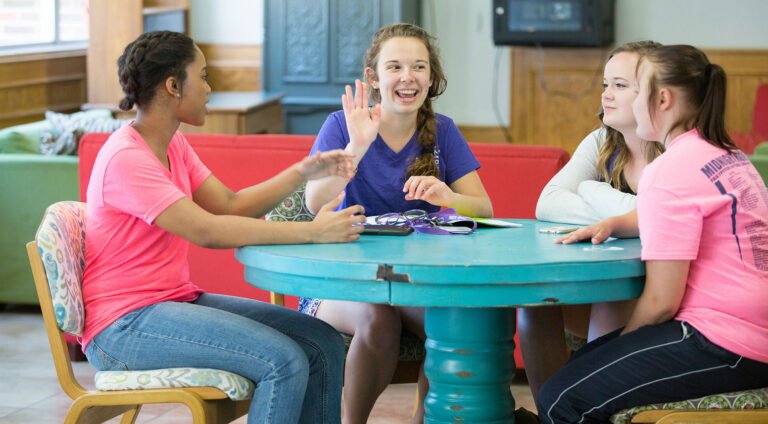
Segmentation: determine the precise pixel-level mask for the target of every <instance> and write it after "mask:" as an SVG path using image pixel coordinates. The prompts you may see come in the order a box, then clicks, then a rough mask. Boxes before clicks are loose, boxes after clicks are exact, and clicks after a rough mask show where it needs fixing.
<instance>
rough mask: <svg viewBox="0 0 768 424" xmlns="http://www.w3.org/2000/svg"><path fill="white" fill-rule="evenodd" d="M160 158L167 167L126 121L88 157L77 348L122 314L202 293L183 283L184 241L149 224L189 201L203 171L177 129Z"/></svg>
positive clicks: (185, 265) (186, 245)
mask: <svg viewBox="0 0 768 424" xmlns="http://www.w3.org/2000/svg"><path fill="white" fill-rule="evenodd" d="M168 161H169V163H170V171H169V170H168V169H166V168H165V167H164V166H163V165H162V164H161V163H160V160H158V158H157V157H156V156H155V155H154V153H152V151H151V150H150V149H149V147H148V146H147V144H146V143H145V142H144V140H143V139H142V137H141V135H140V134H139V133H138V132H136V130H134V129H133V127H132V126H130V125H126V126H125V127H123V128H121V129H120V130H118V131H117V132H115V133H114V134H112V136H110V137H109V139H108V140H107V142H106V143H105V144H104V146H103V147H102V149H101V151H99V154H98V156H97V157H96V161H95V163H94V165H93V171H92V173H91V180H90V182H89V184H88V203H87V207H86V218H85V222H86V236H85V245H86V249H85V255H86V262H85V263H86V265H85V273H84V275H83V299H84V302H85V331H84V334H83V337H82V343H83V347H85V346H86V345H87V344H88V343H89V342H90V341H91V339H93V337H94V336H95V335H96V334H98V333H99V332H100V331H101V330H103V329H104V328H106V327H107V326H109V325H110V324H112V323H113V322H114V321H116V320H117V319H119V318H120V317H121V316H123V315H125V314H127V313H128V312H131V311H133V310H135V309H138V308H141V307H143V306H147V305H151V304H154V303H157V302H163V301H169V300H173V301H192V300H194V299H196V298H197V297H198V296H199V295H200V294H201V293H202V291H201V290H200V289H199V288H198V287H197V286H196V285H194V284H193V283H192V282H191V281H190V280H189V265H188V263H187V251H188V249H189V242H188V241H186V240H184V239H182V238H181V237H178V236H176V235H173V234H171V233H169V232H167V231H165V230H163V229H162V228H160V227H158V226H156V225H154V224H153V222H154V220H155V219H156V218H157V217H158V215H160V214H161V213H162V212H163V211H164V210H165V209H166V208H168V207H169V206H171V205H172V204H173V203H175V202H176V201H178V200H180V199H182V198H183V197H190V198H191V196H192V192H193V191H195V190H196V189H197V188H198V187H199V186H200V185H201V184H202V183H203V181H204V180H205V179H206V178H208V176H209V175H210V174H211V172H210V171H209V170H208V168H206V167H205V165H203V163H202V162H201V161H200V159H199V158H198V157H197V155H196V154H195V152H194V151H193V150H192V148H191V147H190V146H189V143H187V140H186V139H185V138H184V136H183V135H181V133H179V132H176V133H175V134H174V136H173V138H172V139H171V142H170V144H169V146H168Z"/></svg>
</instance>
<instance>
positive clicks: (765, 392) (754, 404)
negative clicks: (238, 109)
mask: <svg viewBox="0 0 768 424" xmlns="http://www.w3.org/2000/svg"><path fill="white" fill-rule="evenodd" d="M763 408H768V388H765V389H756V390H746V391H743V392H733V393H723V394H719V395H711V396H704V397H700V398H698V399H691V400H684V401H680V402H668V403H656V404H653V405H643V406H636V407H634V408H630V409H625V410H623V411H619V412H617V413H616V414H613V416H611V422H612V423H613V424H629V423H630V422H631V421H632V417H634V416H635V415H637V414H639V413H641V412H643V411H649V410H661V409H664V410H669V409H675V410H694V411H704V410H727V409H763Z"/></svg>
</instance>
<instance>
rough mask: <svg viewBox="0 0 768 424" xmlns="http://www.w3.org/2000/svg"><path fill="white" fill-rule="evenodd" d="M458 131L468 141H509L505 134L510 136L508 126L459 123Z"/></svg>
mask: <svg viewBox="0 0 768 424" xmlns="http://www.w3.org/2000/svg"><path fill="white" fill-rule="evenodd" d="M505 130H506V131H505ZM459 131H461V134H462V135H463V136H464V138H465V139H466V140H467V141H468V142H470V143H509V141H507V136H510V137H511V131H510V130H509V128H508V127H505V128H501V127H498V126H481V125H459ZM505 132H506V135H505Z"/></svg>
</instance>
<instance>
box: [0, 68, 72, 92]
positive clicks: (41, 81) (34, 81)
mask: <svg viewBox="0 0 768 424" xmlns="http://www.w3.org/2000/svg"><path fill="white" fill-rule="evenodd" d="M80 80H85V72H83V73H81V74H70V75H60V76H56V77H42V78H31V79H28V80H19V81H11V82H7V83H0V90H5V89H8V88H17V87H29V86H35V85H46V84H51V83H56V82H69V81H80Z"/></svg>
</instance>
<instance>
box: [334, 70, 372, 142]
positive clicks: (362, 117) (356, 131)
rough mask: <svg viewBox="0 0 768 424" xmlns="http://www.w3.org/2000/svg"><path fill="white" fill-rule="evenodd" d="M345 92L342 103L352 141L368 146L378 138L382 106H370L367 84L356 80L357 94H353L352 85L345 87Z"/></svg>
mask: <svg viewBox="0 0 768 424" xmlns="http://www.w3.org/2000/svg"><path fill="white" fill-rule="evenodd" d="M345 91H346V93H345V94H342V95H341V105H342V107H343V108H344V118H345V119H346V120H347V131H348V132H349V140H350V143H352V144H354V145H359V146H368V145H370V144H371V143H372V142H373V140H375V139H376V134H378V133H379V123H381V106H380V105H378V104H377V105H376V106H374V107H373V108H371V109H369V108H368V87H367V84H365V83H362V82H360V80H355V94H354V96H353V95H352V87H350V86H349V85H347V86H346V87H345Z"/></svg>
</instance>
